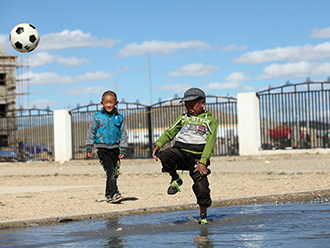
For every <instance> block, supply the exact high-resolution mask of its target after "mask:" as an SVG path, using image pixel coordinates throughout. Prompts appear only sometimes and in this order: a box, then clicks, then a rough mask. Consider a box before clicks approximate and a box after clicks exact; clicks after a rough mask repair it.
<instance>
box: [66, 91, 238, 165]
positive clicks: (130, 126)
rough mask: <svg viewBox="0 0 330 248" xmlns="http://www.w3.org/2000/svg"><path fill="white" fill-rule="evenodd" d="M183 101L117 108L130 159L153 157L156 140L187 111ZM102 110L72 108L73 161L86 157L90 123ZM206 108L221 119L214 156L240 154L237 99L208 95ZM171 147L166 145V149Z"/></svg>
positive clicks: (136, 104)
mask: <svg viewBox="0 0 330 248" xmlns="http://www.w3.org/2000/svg"><path fill="white" fill-rule="evenodd" d="M180 99H181V98H174V99H171V100H168V101H164V102H159V103H156V104H154V105H152V106H146V105H143V104H139V103H125V102H121V103H119V104H118V105H117V108H118V111H119V112H120V113H121V114H122V115H123V116H124V118H125V122H126V125H127V133H128V143H129V149H128V152H127V154H126V157H127V158H134V159H137V158H139V159H140V158H151V154H152V149H153V145H154V143H155V141H156V140H157V139H158V138H159V136H160V135H161V134H162V133H163V132H164V131H165V130H166V129H168V128H169V127H170V125H172V124H173V123H174V121H175V120H176V119H177V117H178V116H179V115H180V114H182V113H185V112H186V108H185V106H184V104H183V103H178V102H179V100H180ZM101 108H102V105H101V104H90V105H87V106H82V107H77V108H75V109H72V111H71V116H72V137H73V138H72V144H73V152H72V154H73V159H85V158H86V146H85V141H86V135H87V131H88V128H89V124H90V122H91V120H92V118H93V116H94V114H96V113H97V112H99V111H100V110H101ZM205 108H206V110H208V111H209V112H211V114H212V115H213V116H214V117H215V118H216V119H217V120H218V138H217V141H216V145H215V148H214V151H213V155H214V156H221V155H238V136H237V104H236V99H234V98H228V97H216V96H207V104H206V106H205ZM170 145H171V144H167V145H166V146H165V147H164V148H166V147H169V146H170ZM93 158H97V154H96V149H95V148H93Z"/></svg>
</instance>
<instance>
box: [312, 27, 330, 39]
mask: <svg viewBox="0 0 330 248" xmlns="http://www.w3.org/2000/svg"><path fill="white" fill-rule="evenodd" d="M311 37H312V38H330V27H328V28H323V29H314V30H312V33H311Z"/></svg>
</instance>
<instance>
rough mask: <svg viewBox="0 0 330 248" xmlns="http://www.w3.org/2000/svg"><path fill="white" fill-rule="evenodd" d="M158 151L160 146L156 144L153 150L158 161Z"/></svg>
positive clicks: (153, 155) (153, 154)
mask: <svg viewBox="0 0 330 248" xmlns="http://www.w3.org/2000/svg"><path fill="white" fill-rule="evenodd" d="M158 151H159V146H158V145H155V147H154V150H153V151H152V157H153V158H154V159H155V160H156V161H158V158H157V153H158Z"/></svg>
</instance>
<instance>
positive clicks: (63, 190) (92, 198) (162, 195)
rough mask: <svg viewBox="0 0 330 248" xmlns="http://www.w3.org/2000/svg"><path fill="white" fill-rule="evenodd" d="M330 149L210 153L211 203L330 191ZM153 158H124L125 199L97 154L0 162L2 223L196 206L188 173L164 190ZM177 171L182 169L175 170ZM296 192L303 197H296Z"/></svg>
mask: <svg viewBox="0 0 330 248" xmlns="http://www.w3.org/2000/svg"><path fill="white" fill-rule="evenodd" d="M329 161H330V151H329V154H303V155H272V156H264V157H258V156H256V157H253V156H249V157H244V156H240V157H213V158H212V159H211V166H210V169H211V171H212V173H211V175H210V176H209V181H210V188H211V196H212V199H213V202H214V204H213V205H212V206H213V207H216V206H221V205H233V204H245V203H251V202H257V201H259V202H262V201H273V202H274V203H275V202H277V201H289V200H297V199H298V200H299V199H307V198H318V197H323V198H326V197H330V163H329ZM160 169H161V165H160V162H156V161H154V160H151V159H150V160H149V159H148V160H123V161H122V166H121V174H120V176H119V179H118V187H119V190H120V192H121V193H122V195H123V196H124V198H125V200H124V201H122V202H121V203H120V204H111V203H107V202H106V201H105V198H104V190H105V179H106V178H105V174H104V172H103V169H102V167H101V166H100V165H99V163H98V161H97V160H79V161H70V162H62V163H59V162H33V163H0V228H8V227H12V226H19V225H29V224H31V223H42V224H44V223H55V222H61V221H68V220H77V219H88V218H99V217H107V216H113V215H126V214H141V213H147V212H152V211H169V210H176V209H196V211H197V209H198V206H197V205H196V199H195V195H194V193H193V191H192V188H191V186H192V180H191V179H190V177H189V174H188V172H183V173H182V174H181V177H182V178H183V181H184V183H183V185H182V187H181V190H182V192H179V193H177V194H176V195H174V196H170V195H167V193H166V191H167V187H168V185H169V182H170V177H169V176H168V175H167V174H164V173H161V172H160ZM180 173H181V172H180ZM297 196H301V197H302V198H299V197H298V198H297Z"/></svg>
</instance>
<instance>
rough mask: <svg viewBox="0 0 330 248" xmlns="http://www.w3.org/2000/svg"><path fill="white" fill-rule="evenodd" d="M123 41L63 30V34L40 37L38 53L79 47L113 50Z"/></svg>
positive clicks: (78, 31)
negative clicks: (100, 38)
mask: <svg viewBox="0 0 330 248" xmlns="http://www.w3.org/2000/svg"><path fill="white" fill-rule="evenodd" d="M118 42H121V40H112V39H102V40H99V39H98V38H97V37H93V36H91V35H90V34H89V33H83V32H82V31H81V30H79V29H77V30H73V31H70V30H68V29H65V30H63V31H62V32H61V33H50V34H46V35H42V36H41V37H40V43H39V46H38V48H37V49H38V51H51V50H62V49H69V48H77V47H99V46H101V47H105V48H112V47H113V46H114V44H116V43H118Z"/></svg>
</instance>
